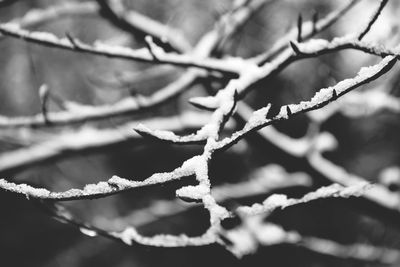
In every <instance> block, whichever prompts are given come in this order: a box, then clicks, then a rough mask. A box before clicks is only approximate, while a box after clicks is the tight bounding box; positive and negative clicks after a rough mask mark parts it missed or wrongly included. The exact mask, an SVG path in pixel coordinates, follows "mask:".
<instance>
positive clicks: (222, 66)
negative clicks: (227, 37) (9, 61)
mask: <svg viewBox="0 0 400 267" xmlns="http://www.w3.org/2000/svg"><path fill="white" fill-rule="evenodd" d="M0 33H1V34H4V35H7V36H10V37H14V38H19V39H23V40H25V41H27V42H31V43H35V44H39V45H43V46H47V47H53V48H59V49H64V50H70V51H74V52H80V53H81V52H84V53H89V54H93V55H100V56H105V57H109V58H119V59H127V60H136V61H143V62H153V63H163V64H171V65H175V66H180V67H196V68H200V69H205V70H209V71H220V72H223V73H226V74H233V75H236V74H238V73H240V72H241V68H239V69H237V68H235V67H236V66H237V65H236V64H233V65H232V64H229V63H230V62H229V60H218V59H211V58H201V59H198V58H195V57H193V56H191V55H179V54H176V53H167V52H160V53H157V60H155V59H154V58H153V56H152V54H151V52H150V51H149V50H148V49H147V48H140V49H136V50H134V49H131V48H129V47H123V46H113V45H107V44H105V43H102V42H99V41H97V42H95V43H94V44H93V45H91V44H87V43H84V42H82V41H81V40H78V39H76V38H70V37H68V36H67V37H66V38H58V37H57V36H56V35H54V34H52V33H48V32H37V31H28V30H24V29H21V28H20V27H19V25H18V24H13V23H6V24H0ZM231 66H232V67H233V68H232V67H231Z"/></svg>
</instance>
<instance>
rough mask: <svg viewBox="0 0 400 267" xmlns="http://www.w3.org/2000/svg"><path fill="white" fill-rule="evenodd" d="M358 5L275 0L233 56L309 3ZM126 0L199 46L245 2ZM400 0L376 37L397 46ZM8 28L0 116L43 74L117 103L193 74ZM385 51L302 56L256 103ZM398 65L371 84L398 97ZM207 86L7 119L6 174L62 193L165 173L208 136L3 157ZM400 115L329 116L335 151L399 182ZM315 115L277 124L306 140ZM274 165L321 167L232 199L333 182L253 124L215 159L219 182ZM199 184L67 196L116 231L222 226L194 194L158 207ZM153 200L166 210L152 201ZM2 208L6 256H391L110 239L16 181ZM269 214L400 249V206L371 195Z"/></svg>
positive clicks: (91, 27)
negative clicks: (22, 190)
mask: <svg viewBox="0 0 400 267" xmlns="http://www.w3.org/2000/svg"><path fill="white" fill-rule="evenodd" d="M67 2H68V3H70V2H75V1H67V0H65V1H63V0H55V1H50V0H32V1H23V0H21V1H16V2H15V3H14V4H12V5H10V6H7V7H4V8H1V9H0V20H1V22H8V21H11V20H13V19H15V18H19V17H22V16H24V14H26V13H27V12H28V11H29V10H31V9H37V8H38V9H44V8H48V7H49V6H54V5H59V4H63V3H67ZM345 3H347V1H328V0H323V1H311V0H297V1H292V0H281V1H271V3H268V4H267V5H266V6H265V7H264V8H263V9H262V10H259V11H258V12H257V13H256V14H255V15H254V16H253V17H252V18H251V19H250V21H249V22H248V23H247V24H246V25H245V26H244V27H243V28H242V29H241V30H240V31H239V32H238V33H237V34H235V35H234V36H233V37H232V38H231V39H230V40H228V42H227V43H226V44H225V46H224V47H223V49H221V52H220V54H221V55H222V54H228V55H232V56H240V57H244V58H249V57H253V56H256V55H258V54H260V53H262V52H264V51H266V50H268V49H269V48H270V47H271V46H272V45H273V44H274V42H275V41H276V40H278V39H279V38H280V37H281V36H283V35H284V34H285V33H287V32H288V31H289V30H290V29H291V28H293V27H294V26H295V25H296V23H297V19H298V15H299V14H302V17H303V19H304V20H310V19H311V18H312V17H313V14H314V13H315V12H317V13H318V14H319V16H320V17H323V16H324V15H326V14H327V13H329V12H331V11H332V10H334V9H337V8H338V7H340V6H342V5H344V4H345ZM124 4H125V7H126V8H127V9H128V10H135V11H137V12H140V13H142V14H144V15H146V16H149V17H151V18H153V19H155V20H158V21H160V22H162V23H163V24H165V25H168V26H170V27H174V28H177V29H179V30H180V31H182V33H183V34H184V35H185V36H186V37H187V38H188V40H189V42H190V44H191V45H195V44H196V43H197V42H198V41H199V39H200V38H201V37H202V35H203V34H205V33H206V32H208V31H209V30H210V29H212V28H213V25H214V24H215V23H216V21H217V20H218V18H219V17H220V16H221V15H222V14H225V13H226V12H228V11H229V10H230V9H231V8H232V1H228V0H226V1H225V0H218V1H211V0H202V1H199V0H164V1H156V0H146V1H144V0H126V1H124ZM377 4H378V1H375V0H362V1H360V3H358V4H357V5H355V6H354V7H353V8H352V9H351V10H350V11H349V12H348V13H347V14H345V15H344V16H343V17H342V18H341V19H340V20H339V21H338V22H337V23H335V24H334V25H333V26H332V27H330V28H329V29H327V30H325V31H324V32H323V33H321V34H319V38H327V39H332V38H333V37H335V36H342V35H344V34H348V33H353V32H356V31H357V29H359V28H360V26H361V25H363V23H365V22H366V21H367V20H368V18H369V16H370V14H372V13H373V11H374V10H375V8H376V6H377ZM399 11H400V10H399V3H398V1H389V4H388V5H387V6H386V8H385V9H384V11H383V12H382V15H381V16H380V18H379V19H378V21H377V22H376V24H375V25H374V27H373V28H372V30H371V32H370V33H369V34H368V35H367V36H366V40H368V41H374V42H378V43H381V44H385V45H388V46H389V47H393V46H394V45H396V44H397V43H398V42H399V38H398V37H399V33H398V26H399V24H398V14H399ZM34 29H35V30H40V31H47V32H52V33H54V34H56V35H57V36H60V37H63V36H65V33H70V34H71V35H73V36H74V37H76V38H79V39H80V40H82V41H85V42H87V43H92V42H94V41H95V40H102V41H104V42H107V43H110V44H114V43H118V44H121V43H122V44H123V45H126V46H130V47H133V48H139V47H143V45H144V44H143V42H142V41H140V40H137V38H134V37H132V36H131V35H129V34H128V33H127V32H124V31H121V30H119V29H118V28H116V27H114V26H113V25H112V24H110V23H109V21H107V20H106V19H104V18H102V17H101V16H99V15H98V14H95V13H93V14H86V15H82V16H63V17H60V18H59V19H55V20H52V21H50V22H48V23H45V24H42V25H38V26H36V27H35V28H34ZM0 38H1V40H0V51H1V52H0V62H1V64H0V114H1V115H3V116H10V117H14V116H27V115H34V114H37V113H40V110H41V104H40V97H39V88H40V87H41V85H43V84H46V85H47V86H48V88H49V90H50V92H51V94H52V95H53V96H54V97H55V98H57V99H63V100H69V101H74V102H78V103H81V104H85V105H104V104H111V103H115V102H117V101H119V100H121V99H123V98H126V97H129V96H131V95H137V94H140V95H150V94H151V93H153V92H155V91H156V90H157V89H159V88H161V87H163V86H165V85H166V84H168V83H170V82H172V81H174V80H175V79H176V78H177V77H179V75H181V74H182V73H183V70H182V69H178V68H176V69H175V68H174V69H171V68H167V71H163V70H162V68H159V69H154V68H155V65H152V64H147V63H138V62H134V61H124V60H116V59H109V58H104V57H98V56H92V55H87V54H79V53H73V52H69V51H63V50H59V49H55V48H48V47H42V46H39V45H34V44H29V43H26V42H24V41H22V40H17V39H13V38H9V37H3V36H1V37H0ZM217 56H218V55H217ZM378 60H379V58H377V57H374V56H370V55H366V54H363V53H361V52H358V51H350V50H345V51H341V52H337V53H333V54H328V55H324V56H321V57H318V58H315V59H307V60H302V61H298V62H295V63H294V64H291V65H290V66H289V67H287V68H286V69H285V70H284V71H282V72H281V73H279V74H278V75H275V76H274V77H272V78H271V79H268V81H266V82H265V83H263V84H260V85H259V88H256V90H253V91H252V92H251V93H250V94H248V95H247V96H246V98H245V100H244V101H245V102H247V103H248V104H249V105H250V106H252V107H253V108H259V107H262V106H265V105H266V104H267V103H273V104H274V105H276V106H279V105H283V104H289V103H297V102H299V101H301V100H306V99H309V98H310V97H311V96H312V95H313V94H314V93H315V92H316V91H317V90H319V89H320V88H324V87H328V86H331V85H334V84H336V83H337V82H338V81H340V80H343V79H345V78H350V77H353V76H355V75H356V73H357V72H358V70H359V69H360V68H361V67H362V66H369V65H372V64H374V63H376V62H378ZM149 73H150V74H149ZM399 77H400V76H399V67H395V68H394V69H393V70H392V71H391V72H389V73H388V74H386V75H385V76H383V77H381V78H380V79H378V80H377V81H374V82H372V83H370V84H368V85H366V86H363V87H362V88H360V89H359V90H360V91H363V90H371V89H372V90H376V89H379V90H384V91H385V92H387V93H388V94H389V95H391V96H394V97H397V99H398V97H400V90H399V86H400V84H399ZM205 92H206V91H205V89H204V87H203V86H202V85H201V84H198V85H194V86H193V87H192V88H191V90H188V91H187V92H186V93H184V94H183V95H181V96H179V97H177V98H175V99H173V100H171V101H168V102H167V103H165V104H163V105H160V106H159V107H157V108H156V109H152V110H151V111H148V112H145V113H142V114H135V115H131V116H124V117H122V118H114V119H113V118H110V119H106V120H102V121H100V122H86V123H81V124H75V125H71V126H62V127H61V126H60V127H45V128H37V129H36V128H29V127H28V128H17V129H0V132H1V134H0V153H1V154H0V176H1V177H2V178H7V179H10V180H13V181H17V182H23V183H28V184H32V185H38V186H42V187H45V188H48V189H51V190H53V191H62V190H67V189H69V188H81V187H83V186H84V185H85V184H88V183H95V182H98V181H103V180H107V179H108V178H110V177H111V176H112V175H118V176H121V177H125V178H128V179H133V180H142V179H144V178H146V177H148V176H149V175H151V174H153V173H155V172H164V171H170V170H172V169H174V168H176V167H177V166H180V164H181V163H182V162H183V161H184V160H186V159H188V158H190V157H191V156H193V155H196V154H198V153H201V151H202V150H201V146H195V145H193V146H176V145H170V144H161V143H157V142H152V141H149V140H146V139H141V138H136V139H129V140H126V141H122V142H120V143H118V144H115V145H111V146H107V147H102V148H100V149H88V150H85V151H80V152H78V153H75V152H71V153H65V155H64V154H63V155H62V156H60V157H57V158H55V159H51V160H46V161H43V162H42V161H40V162H37V163H36V162H35V163H34V164H30V165H27V166H22V167H16V168H9V169H8V168H2V165H1V164H2V163H3V162H6V161H7V156H8V155H9V153H12V152H13V151H17V150H21V149H24V148H26V147H29V146H30V145H32V144H35V143H40V142H43V141H46V140H49V139H51V138H53V137H55V136H57V135H60V134H63V133H74V131H80V130H82V129H86V128H93V127H96V128H99V129H117V128H118V126H119V125H121V124H123V123H125V122H130V121H135V120H137V119H139V118H152V117H156V116H157V117H162V116H169V115H173V114H179V113H181V112H183V111H184V110H193V111H196V108H194V107H191V106H190V105H189V104H188V103H187V100H188V98H189V97H191V96H193V95H204V94H205ZM61 109H62V107H61V106H60V105H58V104H57V102H56V101H51V102H50V104H49V110H51V111H59V110H61ZM399 116H400V113H399V112H397V113H396V112H393V111H390V110H380V111H378V112H375V113H373V114H372V115H368V116H360V117H356V118H352V117H348V116H345V115H344V114H342V113H337V114H335V115H333V116H331V117H330V118H329V119H328V120H327V121H325V122H324V123H323V124H322V129H323V130H325V131H329V132H331V133H332V134H333V135H334V136H335V137H336V138H337V140H338V143H339V147H338V149H336V150H335V151H333V152H329V153H327V154H326V155H324V156H325V157H326V158H327V159H329V160H331V161H332V162H334V163H335V164H337V165H338V166H341V167H343V168H344V169H345V170H347V171H349V172H351V173H354V174H356V175H359V176H361V177H364V178H366V179H368V180H369V181H372V182H382V179H383V178H382V177H383V176H385V172H383V171H384V170H388V169H387V168H391V170H392V173H389V174H388V172H386V176H390V177H389V178H388V179H389V180H390V181H391V182H390V188H389V189H390V190H392V191H393V192H396V193H400V192H399V188H400V187H399V186H400V184H399V180H400V177H399V174H398V173H399V172H398V168H399V166H400V139H399V136H400V120H399ZM308 122H309V118H308V117H307V116H306V115H301V116H298V117H296V118H294V119H292V120H290V121H287V122H284V123H279V124H278V125H276V127H277V129H279V130H280V131H282V132H284V133H286V134H287V135H288V136H291V137H293V138H300V137H302V136H304V135H305V134H306V132H307V127H308ZM238 124H239V125H240V122H238ZM193 130H194V129H189V130H187V131H186V132H190V131H193ZM132 134H133V130H132ZM271 164H273V165H272V166H274V167H276V166H278V165H279V166H281V167H278V169H279V168H281V169H279V170H280V171H282V172H285V173H287V175H288V176H290V174H293V173H299V172H301V173H306V174H308V176H309V177H311V183H304V184H298V185H293V186H287V187H282V188H277V189H273V190H271V191H268V192H266V193H265V194H259V195H256V196H252V197H248V198H240V199H233V200H227V201H225V202H224V203H223V205H224V206H226V207H229V208H232V207H235V206H237V205H239V204H250V203H254V202H260V201H262V200H263V199H265V198H266V197H267V196H268V195H270V194H272V193H284V194H287V195H288V196H290V197H300V196H302V195H304V194H305V193H307V192H309V191H311V190H313V189H315V188H318V187H319V186H321V185H327V184H329V181H328V180H327V179H326V178H324V177H323V176H322V175H321V174H319V173H318V172H316V171H315V170H314V169H313V168H312V167H311V166H310V165H309V164H308V163H307V162H306V161H305V160H304V159H299V158H296V157H294V156H291V155H289V154H287V153H285V152H284V151H281V150H280V149H279V148H277V147H276V146H274V145H273V144H271V143H268V142H267V141H265V140H264V139H262V138H260V137H259V136H258V135H257V134H252V135H250V136H249V137H248V138H246V140H245V141H242V142H240V143H239V144H237V145H236V146H235V147H233V148H232V149H230V150H228V151H226V152H225V153H221V154H218V155H217V156H216V157H215V158H214V159H213V160H212V162H211V170H210V176H211V179H212V183H213V186H219V185H223V184H227V183H237V182H240V181H245V180H247V179H249V177H252V176H254V175H255V173H256V170H259V169H260V168H262V167H264V166H271ZM396 168H397V169H396ZM275 170H276V169H275ZM389 170H390V169H389ZM396 177H397V178H396ZM396 179H397V180H396ZM194 182H195V181H194V180H193V181H185V182H184V181H182V182H176V183H172V184H167V185H163V186H155V187H146V188H143V189H139V190H135V191H132V192H126V193H123V194H119V195H115V196H111V197H108V198H104V199H99V200H90V201H73V202H68V203H63V204H64V205H65V206H67V207H68V208H69V209H70V210H71V213H73V214H74V215H75V216H76V217H77V218H79V219H80V220H82V221H88V222H90V223H92V224H94V225H96V226H99V227H104V228H106V229H109V230H121V229H123V228H124V227H125V226H127V225H130V224H132V225H135V226H137V227H138V230H139V231H140V233H142V234H146V235H153V234H157V233H171V234H179V233H186V234H188V235H191V236H194V235H198V234H201V233H203V231H204V230H206V229H207V227H208V224H209V222H208V214H207V212H206V211H205V210H204V209H203V208H202V207H200V206H196V205H194V206H193V205H191V206H190V208H189V207H188V206H189V205H190V204H187V203H185V202H183V201H180V200H177V201H176V202H174V203H175V204H176V205H178V206H180V207H184V208H182V212H176V213H174V214H172V215H169V216H164V215H160V214H163V213H166V214H168V212H167V210H168V206H163V205H161V204H160V205H159V206H155V205H154V203H166V202H157V201H159V200H166V201H169V200H174V199H175V190H176V189H177V188H179V187H180V186H182V185H184V184H188V183H194ZM386 185H388V184H386ZM388 186H389V185H388ZM149 206H151V207H153V209H152V210H150V209H147V210H144V211H143V209H145V208H146V207H149ZM192 206H193V207H192ZM157 209H158V211H157ZM178 209H179V208H178ZM0 211H1V215H0V258H1V265H2V266H30V267H33V266H42V267H43V266H60V267H61V266H70V267H72V266H77V267H78V266H97V267H101V266H114V267H125V266H159V265H163V266H269V265H270V266H315V267H316V266H383V264H382V263H379V262H365V261H360V260H353V259H348V258H347V259H343V258H340V257H335V256H329V255H323V254H320V253H316V252H313V251H312V250H309V249H306V248H303V247H301V246H295V245H290V244H278V245H271V246H260V247H259V248H258V250H257V251H256V252H255V253H253V254H251V255H247V256H245V257H244V258H242V259H240V260H239V259H237V258H236V257H234V256H233V255H232V254H231V253H230V252H229V251H227V250H225V249H224V248H223V247H221V246H218V245H212V246H207V247H193V248H153V247H143V246H138V245H134V246H132V247H129V246H126V245H124V244H122V243H118V242H115V241H113V240H108V239H106V238H103V237H90V236H87V235H84V234H82V233H81V232H80V231H79V230H78V229H76V228H75V227H72V226H71V225H68V224H63V223H60V222H59V221H57V220H55V219H53V218H51V216H48V214H46V213H45V212H43V211H42V210H41V209H40V207H38V206H37V205H36V204H35V203H34V202H32V201H28V200H27V199H26V198H24V197H21V196H16V195H14V194H11V193H6V192H0ZM152 212H153V213H152ZM267 220H268V221H270V222H274V223H276V224H279V225H281V226H282V227H283V228H284V229H285V230H288V231H290V230H293V231H297V232H299V233H301V234H302V235H307V236H315V237H321V238H326V239H329V240H333V241H336V242H338V243H340V244H353V243H364V244H371V245H374V246H380V247H389V248H393V249H400V231H399V230H400V217H399V216H398V215H393V214H388V213H385V212H381V211H380V210H379V209H378V208H376V207H374V206H373V205H372V204H371V203H369V202H367V201H365V200H364V199H353V198H351V199H346V200H341V199H325V200H318V201H314V202H311V203H309V204H307V205H298V206H295V207H292V208H288V209H285V210H283V211H277V212H274V213H273V214H272V215H271V216H269V217H268V218H267ZM236 223H238V224H240V222H236ZM228 227H229V226H228ZM230 227H235V225H234V226H230ZM399 265H400V261H394V262H392V266H399Z"/></svg>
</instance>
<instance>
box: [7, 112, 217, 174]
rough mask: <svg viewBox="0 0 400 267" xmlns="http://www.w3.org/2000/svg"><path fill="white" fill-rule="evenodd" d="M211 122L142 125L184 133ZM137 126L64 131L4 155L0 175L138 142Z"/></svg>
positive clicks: (190, 119)
mask: <svg viewBox="0 0 400 267" xmlns="http://www.w3.org/2000/svg"><path fill="white" fill-rule="evenodd" d="M209 119H210V116H209V115H208V114H204V113H194V112H186V113H182V114H179V115H176V116H172V117H160V118H152V119H148V120H144V121H142V122H143V123H146V124H148V125H153V127H157V128H159V129H165V130H174V131H183V130H185V129H195V128H199V127H201V126H203V125H204V124H206V123H207V122H208V120H209ZM138 123H139V121H136V122H129V123H126V124H123V125H120V126H118V127H115V128H112V129H96V128H93V127H83V128H82V129H80V130H73V131H65V132H63V133H60V134H57V135H55V136H52V135H47V136H46V140H45V141H40V142H37V143H34V144H31V145H29V146H28V147H26V148H20V149H17V150H13V151H10V152H3V153H2V154H1V155H0V173H5V172H9V171H13V170H21V169H24V168H27V167H29V166H32V165H35V164H39V163H43V162H46V161H48V160H54V159H56V158H60V157H64V156H68V155H73V154H75V153H82V152H84V151H87V150H98V149H104V148H106V147H109V146H113V145H116V144H120V143H125V142H129V141H133V140H136V139H138V137H139V135H138V134H135V132H134V131H133V130H132V129H133V128H134V127H136V126H137V124H138Z"/></svg>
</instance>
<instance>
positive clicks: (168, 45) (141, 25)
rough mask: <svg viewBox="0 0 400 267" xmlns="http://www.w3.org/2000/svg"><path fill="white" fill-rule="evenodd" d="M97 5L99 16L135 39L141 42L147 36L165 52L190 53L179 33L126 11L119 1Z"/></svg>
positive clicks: (104, 0)
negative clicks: (98, 6)
mask: <svg viewBox="0 0 400 267" xmlns="http://www.w3.org/2000/svg"><path fill="white" fill-rule="evenodd" d="M97 3H98V4H99V5H100V15H102V16H103V17H104V18H106V19H108V20H109V21H110V22H111V23H112V24H114V25H115V26H117V27H118V28H120V29H122V30H125V31H128V32H130V33H132V34H133V35H135V36H136V37H137V38H139V39H142V40H143V39H144V38H145V37H146V36H147V35H149V36H152V37H153V38H154V40H155V42H156V43H157V44H158V45H160V46H161V47H163V48H164V49H166V50H170V49H172V50H174V51H176V52H188V51H190V49H191V45H190V43H189V42H188V41H187V39H186V38H185V37H184V36H183V35H182V33H181V32H180V31H178V30H176V29H174V28H172V27H168V26H166V25H164V24H161V23H160V22H158V21H155V20H153V19H150V18H149V17H146V16H143V15H142V14H140V13H138V12H135V11H133V10H129V11H126V9H125V7H124V5H123V3H122V2H121V1H119V0H116V1H115V0H97Z"/></svg>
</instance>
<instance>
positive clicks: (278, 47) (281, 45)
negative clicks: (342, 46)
mask: <svg viewBox="0 0 400 267" xmlns="http://www.w3.org/2000/svg"><path fill="white" fill-rule="evenodd" d="M358 2H360V0H350V1H349V2H348V3H347V4H346V5H344V6H343V7H341V8H339V9H337V10H335V11H332V12H331V13H329V14H328V15H327V16H325V17H324V18H321V19H319V20H317V21H316V20H312V21H307V22H305V23H302V25H301V29H302V34H301V40H306V39H308V38H310V37H312V36H314V35H316V34H317V33H319V32H321V31H323V30H325V29H326V28H329V27H330V26H331V25H332V24H334V23H335V22H336V21H337V20H338V19H340V18H341V17H342V16H343V15H344V14H346V13H347V12H348V11H349V10H350V9H351V8H352V7H353V6H354V5H355V4H357V3H358ZM298 32H299V31H298V28H297V27H295V28H293V29H291V30H290V31H289V32H288V33H287V34H286V35H285V36H283V37H282V38H280V39H279V40H278V41H276V42H275V44H274V45H273V46H272V48H270V49H269V50H268V51H266V52H264V53H262V54H260V55H258V56H256V57H254V58H253V60H254V61H255V62H257V63H258V64H260V65H262V64H265V63H266V62H267V61H270V60H271V59H272V58H273V57H275V56H276V55H278V54H279V53H281V52H282V51H283V50H284V49H286V48H287V44H288V43H289V42H290V41H292V40H295V39H296V35H297V34H298Z"/></svg>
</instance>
